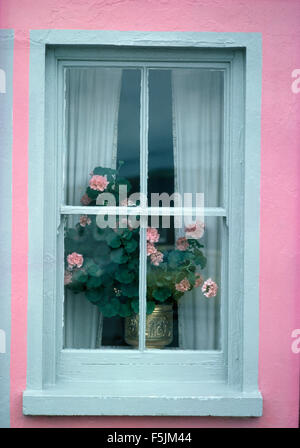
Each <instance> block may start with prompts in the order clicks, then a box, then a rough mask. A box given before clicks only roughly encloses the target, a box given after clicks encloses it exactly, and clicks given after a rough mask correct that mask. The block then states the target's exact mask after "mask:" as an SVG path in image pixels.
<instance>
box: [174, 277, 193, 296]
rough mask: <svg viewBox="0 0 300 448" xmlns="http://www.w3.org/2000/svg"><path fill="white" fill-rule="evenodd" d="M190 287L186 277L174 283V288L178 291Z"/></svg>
mask: <svg viewBox="0 0 300 448" xmlns="http://www.w3.org/2000/svg"><path fill="white" fill-rule="evenodd" d="M190 287H191V284H190V282H189V281H188V279H187V278H186V277H185V278H184V279H183V280H181V282H179V283H176V285H175V288H176V289H177V291H180V292H186V291H188V290H189V289H190Z"/></svg>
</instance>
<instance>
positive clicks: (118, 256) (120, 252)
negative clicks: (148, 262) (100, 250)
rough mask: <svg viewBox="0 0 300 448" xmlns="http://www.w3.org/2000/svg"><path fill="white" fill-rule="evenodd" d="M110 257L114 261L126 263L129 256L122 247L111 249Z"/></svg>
mask: <svg viewBox="0 0 300 448" xmlns="http://www.w3.org/2000/svg"><path fill="white" fill-rule="evenodd" d="M110 259H111V261H112V262H113V263H118V264H122V263H126V262H127V261H128V256H127V255H126V254H125V253H124V249H123V248H122V247H120V248H119V249H115V250H112V251H111V254H110Z"/></svg>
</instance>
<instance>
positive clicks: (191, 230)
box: [185, 221, 204, 240]
mask: <svg viewBox="0 0 300 448" xmlns="http://www.w3.org/2000/svg"><path fill="white" fill-rule="evenodd" d="M203 233H204V222H201V221H197V222H196V223H195V224H189V225H188V226H186V227H185V235H186V237H187V238H189V239H194V240H199V239H200V238H201V237H202V236H203Z"/></svg>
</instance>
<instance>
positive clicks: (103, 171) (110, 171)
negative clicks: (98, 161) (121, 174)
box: [93, 166, 117, 182]
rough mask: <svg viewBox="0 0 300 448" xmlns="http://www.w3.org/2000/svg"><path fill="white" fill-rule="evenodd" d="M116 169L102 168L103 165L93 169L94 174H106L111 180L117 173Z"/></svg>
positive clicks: (110, 180)
mask: <svg viewBox="0 0 300 448" xmlns="http://www.w3.org/2000/svg"><path fill="white" fill-rule="evenodd" d="M116 172H117V171H116V170H114V169H112V168H102V167H101V166H97V167H96V168H94V170H93V174H94V175H97V176H106V177H107V180H108V181H109V182H112V180H113V178H114V176H115V175H116Z"/></svg>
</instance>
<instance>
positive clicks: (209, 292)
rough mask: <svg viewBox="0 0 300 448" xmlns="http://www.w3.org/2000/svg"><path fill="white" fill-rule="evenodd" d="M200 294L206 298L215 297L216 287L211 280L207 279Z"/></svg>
mask: <svg viewBox="0 0 300 448" xmlns="http://www.w3.org/2000/svg"><path fill="white" fill-rule="evenodd" d="M202 292H203V294H204V295H205V296H206V297H215V296H216V295H217V292H218V285H217V284H216V283H215V282H214V281H213V280H212V279H211V278H208V279H207V280H206V281H205V282H204V283H203V286H202Z"/></svg>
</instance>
